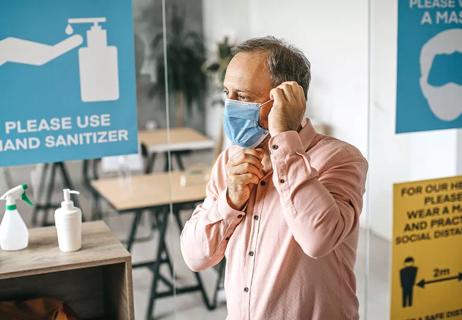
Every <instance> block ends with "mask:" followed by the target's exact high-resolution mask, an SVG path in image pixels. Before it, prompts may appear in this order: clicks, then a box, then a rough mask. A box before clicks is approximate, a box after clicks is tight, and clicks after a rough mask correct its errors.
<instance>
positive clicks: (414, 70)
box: [396, 0, 462, 133]
mask: <svg viewBox="0 0 462 320" xmlns="http://www.w3.org/2000/svg"><path fill="white" fill-rule="evenodd" d="M396 99H397V101H396V132H397V133H402V132H415V131H426V130H437V129H450V128H461V127H462V1H459V0H447V1H446V0H445V1H423V0H398V77H397V96H396Z"/></svg>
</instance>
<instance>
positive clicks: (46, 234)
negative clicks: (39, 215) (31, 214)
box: [0, 221, 134, 320]
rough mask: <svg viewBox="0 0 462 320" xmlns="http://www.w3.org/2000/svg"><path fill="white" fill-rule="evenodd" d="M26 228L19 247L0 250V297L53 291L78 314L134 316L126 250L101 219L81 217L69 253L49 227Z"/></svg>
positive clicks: (82, 316) (47, 294)
mask: <svg viewBox="0 0 462 320" xmlns="http://www.w3.org/2000/svg"><path fill="white" fill-rule="evenodd" d="M29 232H30V236H29V247H28V248H26V249H25V250H21V251H0V300H2V301H5V300H24V299H29V298H36V297H54V298H58V299H60V300H62V301H63V302H65V303H66V304H67V305H69V307H71V308H72V309H73V310H74V311H75V312H76V313H77V315H78V316H79V318H80V319H111V320H112V319H114V320H115V319H122V320H125V319H134V311H133V283H132V265H131V256H130V253H128V251H127V250H126V249H125V248H124V247H123V246H122V244H121V243H120V242H119V241H118V240H117V239H116V238H115V237H114V236H113V235H112V233H111V231H110V229H109V228H108V226H107V225H106V224H105V223H104V222H101V221H98V222H88V223H84V224H83V225H82V248H81V249H80V250H79V251H76V252H70V253H64V252H61V251H60V250H59V248H58V240H57V236H56V229H55V227H46V228H36V229H30V230H29ZM0 318H1V315H0Z"/></svg>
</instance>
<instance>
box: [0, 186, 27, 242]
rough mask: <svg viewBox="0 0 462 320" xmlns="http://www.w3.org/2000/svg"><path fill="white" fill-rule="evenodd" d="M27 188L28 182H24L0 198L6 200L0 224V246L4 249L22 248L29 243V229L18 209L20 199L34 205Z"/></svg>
mask: <svg viewBox="0 0 462 320" xmlns="http://www.w3.org/2000/svg"><path fill="white" fill-rule="evenodd" d="M26 190H27V184H22V185H20V186H17V187H15V188H13V189H11V190H9V191H8V192H7V193H5V194H4V195H3V196H2V197H1V198H0V200H6V212H5V216H4V217H3V219H2V223H1V224H0V247H1V248H2V249H3V250H8V251H14V250H21V249H24V248H26V247H27V245H28V244H29V231H28V230H27V226H26V224H25V223H24V221H23V220H22V218H21V215H20V214H19V212H18V210H17V209H16V200H18V199H21V200H23V201H24V202H25V203H27V204H29V205H31V206H32V202H31V201H30V200H29V198H28V197H27V195H26Z"/></svg>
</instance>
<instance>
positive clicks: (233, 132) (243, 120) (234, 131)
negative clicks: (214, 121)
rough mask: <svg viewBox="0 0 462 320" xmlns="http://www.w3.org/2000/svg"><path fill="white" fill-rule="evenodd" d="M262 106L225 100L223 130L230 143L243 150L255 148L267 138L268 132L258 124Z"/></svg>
mask: <svg viewBox="0 0 462 320" xmlns="http://www.w3.org/2000/svg"><path fill="white" fill-rule="evenodd" d="M270 101H271V100H268V101H266V102H265V103H263V104H259V103H253V102H242V101H238V100H231V99H226V100H225V112H224V119H223V122H224V129H225V133H226V136H227V137H228V139H229V140H231V142H232V143H234V144H237V145H239V146H241V147H244V148H255V147H256V146H258V145H259V144H260V143H262V142H263V140H265V138H266V137H267V136H268V134H269V132H268V130H266V129H264V128H262V127H261V126H260V124H259V119H260V107H261V106H262V105H264V104H266V103H268V102H270Z"/></svg>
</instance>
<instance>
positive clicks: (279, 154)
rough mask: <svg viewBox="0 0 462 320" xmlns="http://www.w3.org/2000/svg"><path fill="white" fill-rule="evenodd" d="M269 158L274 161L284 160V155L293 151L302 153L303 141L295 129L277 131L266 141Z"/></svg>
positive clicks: (288, 154) (293, 152) (303, 151)
mask: <svg viewBox="0 0 462 320" xmlns="http://www.w3.org/2000/svg"><path fill="white" fill-rule="evenodd" d="M268 144H269V149H270V152H271V158H272V159H273V160H276V161H278V160H279V161H284V159H285V157H286V156H290V155H292V154H295V153H299V154H303V153H305V150H303V143H302V139H301V138H300V135H299V134H298V132H297V131H285V132H281V133H278V134H277V135H275V136H274V137H271V139H270V140H269V142H268Z"/></svg>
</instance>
